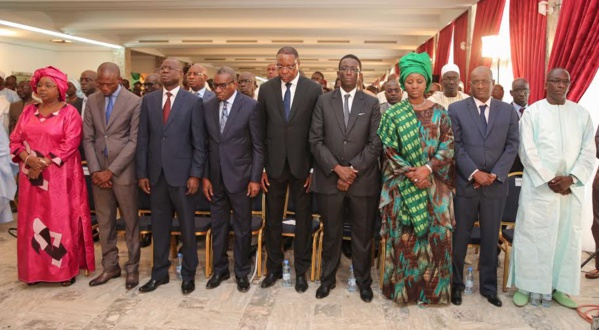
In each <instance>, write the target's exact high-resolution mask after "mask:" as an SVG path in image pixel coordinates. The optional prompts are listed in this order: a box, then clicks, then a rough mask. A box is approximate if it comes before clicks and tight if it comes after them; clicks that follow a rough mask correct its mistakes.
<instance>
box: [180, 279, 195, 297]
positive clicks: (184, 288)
mask: <svg viewBox="0 0 599 330" xmlns="http://www.w3.org/2000/svg"><path fill="white" fill-rule="evenodd" d="M195 289H196V283H195V281H194V280H190V281H185V280H183V283H181V292H183V294H190V293H192V292H193V290H195Z"/></svg>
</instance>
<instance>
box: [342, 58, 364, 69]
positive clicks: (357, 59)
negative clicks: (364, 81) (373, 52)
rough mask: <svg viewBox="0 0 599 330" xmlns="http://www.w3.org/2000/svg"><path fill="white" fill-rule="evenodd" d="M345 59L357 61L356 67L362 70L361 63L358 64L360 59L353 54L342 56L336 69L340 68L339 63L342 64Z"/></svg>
mask: <svg viewBox="0 0 599 330" xmlns="http://www.w3.org/2000/svg"><path fill="white" fill-rule="evenodd" d="M346 58H351V59H354V60H356V61H358V66H359V68H358V69H360V70H362V62H360V59H359V58H358V57H357V56H356V55H354V54H347V55H345V56H343V57H342V58H341V59H340V60H339V65H338V66H337V68H341V62H343V60H344V59H346Z"/></svg>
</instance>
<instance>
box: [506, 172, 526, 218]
mask: <svg viewBox="0 0 599 330" xmlns="http://www.w3.org/2000/svg"><path fill="white" fill-rule="evenodd" d="M508 184H509V187H508V189H509V194H508V196H507V199H506V201H505V207H504V209H503V219H502V223H504V224H505V223H509V222H511V223H514V222H516V214H518V199H519V198H520V190H521V188H522V172H512V173H510V174H509V175H508Z"/></svg>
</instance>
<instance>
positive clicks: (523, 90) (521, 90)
mask: <svg viewBox="0 0 599 330" xmlns="http://www.w3.org/2000/svg"><path fill="white" fill-rule="evenodd" d="M512 92H514V94H521V93H528V92H530V89H528V88H518V89H514V90H512Z"/></svg>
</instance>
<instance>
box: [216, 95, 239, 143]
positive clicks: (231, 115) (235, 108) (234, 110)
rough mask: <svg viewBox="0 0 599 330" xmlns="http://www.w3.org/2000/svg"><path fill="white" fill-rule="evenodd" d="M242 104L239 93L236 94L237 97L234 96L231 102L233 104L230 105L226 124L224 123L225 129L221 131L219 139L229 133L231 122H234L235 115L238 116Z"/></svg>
mask: <svg viewBox="0 0 599 330" xmlns="http://www.w3.org/2000/svg"><path fill="white" fill-rule="evenodd" d="M242 102H243V100H242V99H241V93H240V92H237V95H236V96H235V99H234V100H233V104H232V105H231V111H230V112H229V118H227V122H226V123H225V128H224V129H223V133H222V135H221V138H222V137H223V136H225V135H226V134H227V132H228V131H229V128H230V127H231V126H232V125H233V120H235V117H236V116H237V114H239V111H240V110H241V103H242Z"/></svg>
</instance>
